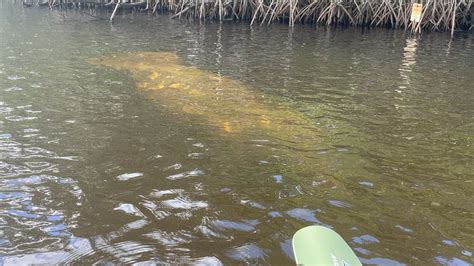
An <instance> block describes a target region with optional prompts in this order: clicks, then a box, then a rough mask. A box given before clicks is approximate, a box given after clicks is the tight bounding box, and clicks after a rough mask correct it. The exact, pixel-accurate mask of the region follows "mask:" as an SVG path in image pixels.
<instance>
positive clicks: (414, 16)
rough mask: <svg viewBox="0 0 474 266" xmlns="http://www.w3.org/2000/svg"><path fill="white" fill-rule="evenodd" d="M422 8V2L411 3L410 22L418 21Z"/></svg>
mask: <svg viewBox="0 0 474 266" xmlns="http://www.w3.org/2000/svg"><path fill="white" fill-rule="evenodd" d="M422 10H423V4H417V3H413V5H412V7H411V17H410V21H411V22H416V23H419V22H420V19H421V11H422Z"/></svg>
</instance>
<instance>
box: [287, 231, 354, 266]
mask: <svg viewBox="0 0 474 266" xmlns="http://www.w3.org/2000/svg"><path fill="white" fill-rule="evenodd" d="M293 252H294V254H295V260H296V263H297V264H299V265H301V264H302V265H334V266H349V265H350V266H358V265H362V263H361V262H360V261H359V259H358V258H357V256H356V255H355V253H354V251H352V249H351V248H350V247H349V245H348V244H347V243H346V242H345V241H344V239H343V238H342V237H341V236H340V235H339V234H338V233H336V232H334V231H333V230H331V229H329V228H327V227H324V226H318V225H312V226H307V227H305V228H302V229H300V230H298V232H296V233H295V235H294V236H293Z"/></svg>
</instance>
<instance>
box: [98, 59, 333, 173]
mask: <svg viewBox="0 0 474 266" xmlns="http://www.w3.org/2000/svg"><path fill="white" fill-rule="evenodd" d="M91 61H92V63H93V64H96V65H101V66H107V67H111V68H114V69H117V70H126V71H129V72H130V73H131V74H132V76H133V79H134V80H135V82H136V84H137V85H136V86H137V88H138V89H140V90H145V91H148V92H149V95H150V97H152V98H153V99H154V100H157V101H159V102H160V103H162V104H163V106H164V107H165V108H168V109H169V111H170V112H172V113H174V114H176V115H178V116H180V115H183V116H184V117H185V118H186V119H188V118H191V121H194V123H196V124H201V123H202V124H206V125H211V126H212V127H215V128H217V130H216V131H217V132H220V133H219V134H223V135H229V136H232V139H234V140H236V141H238V142H241V141H244V142H247V141H251V142H252V141H256V140H257V141H261V140H264V141H266V142H268V144H269V145H271V146H272V149H267V150H265V151H260V152H265V153H268V152H271V153H272V154H273V152H275V151H277V150H278V151H277V153H278V154H279V155H278V156H276V157H275V156H274V155H272V156H274V157H275V158H280V156H281V160H280V159H276V160H278V161H279V162H280V163H279V168H280V170H281V171H284V172H286V171H288V170H289V171H290V172H291V173H292V175H294V174H296V175H298V176H300V175H301V174H303V175H305V176H313V177H314V176H315V174H317V175H318V176H319V175H321V174H322V175H325V174H324V173H323V172H326V173H327V171H326V170H327V169H329V168H328V167H327V162H326V161H325V160H326V159H325V158H324V159H323V158H321V157H319V156H317V154H316V155H315V150H318V149H320V148H322V147H324V148H326V147H325V146H323V145H325V143H324V142H323V140H324V138H321V131H320V130H319V129H318V128H316V127H315V125H314V122H313V121H311V119H310V118H308V117H306V116H305V115H303V114H302V113H299V112H297V111H295V110H294V109H292V108H291V107H290V106H289V105H288V104H285V103H284V101H283V100H282V99H279V98H277V97H272V96H268V95H265V94H263V93H260V92H258V91H257V90H255V89H251V88H249V87H248V86H246V85H244V84H243V83H241V82H239V81H236V80H234V79H231V78H228V77H222V76H219V75H217V74H215V73H212V72H209V71H205V70H201V69H198V68H195V67H192V66H188V65H185V64H183V63H182V62H181V61H180V60H179V58H178V56H177V55H176V54H174V53H167V52H135V53H127V54H121V55H114V56H109V57H103V58H98V59H94V60H91ZM240 150H246V149H240ZM234 152H236V153H237V152H238V151H237V150H234ZM247 152H250V153H252V151H250V150H249V151H247ZM241 156H243V158H246V157H247V156H248V155H243V154H241ZM241 156H239V157H241ZM267 156H268V154H267ZM241 158H242V157H241ZM285 165H287V166H289V167H290V168H291V169H288V170H287V169H286V168H287V167H286V166H285ZM295 171H296V172H295ZM330 171H331V170H330ZM330 175H332V174H330ZM308 181H309V180H308Z"/></svg>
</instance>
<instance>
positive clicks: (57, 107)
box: [0, 2, 474, 265]
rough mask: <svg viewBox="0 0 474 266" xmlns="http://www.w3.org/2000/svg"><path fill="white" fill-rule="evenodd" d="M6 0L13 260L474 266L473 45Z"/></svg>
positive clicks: (0, 176) (3, 210)
mask: <svg viewBox="0 0 474 266" xmlns="http://www.w3.org/2000/svg"><path fill="white" fill-rule="evenodd" d="M0 3H1V4H0V36H1V38H0V47H2V49H0V227H1V230H0V231H1V233H0V254H1V261H2V262H3V263H17V264H20V263H23V264H24V263H26V262H34V263H39V262H49V263H53V262H71V261H80V262H82V263H92V262H102V263H105V262H115V263H119V262H121V263H131V262H139V261H141V262H143V261H152V262H153V261H154V262H183V263H184V262H208V263H219V262H223V263H236V262H243V261H245V262H251V263H272V264H282V263H292V258H291V246H290V242H289V241H290V238H291V236H292V234H293V233H294V232H295V231H296V230H297V229H298V228H301V227H303V226H305V225H309V224H315V223H316V224H324V225H327V226H331V227H333V228H334V229H335V230H336V231H338V232H340V234H341V235H342V236H343V237H344V238H345V239H346V240H348V243H349V244H350V245H351V247H352V248H354V250H355V251H356V252H357V255H358V256H359V257H360V258H361V259H362V261H363V262H365V263H386V264H389V263H400V264H402V263H405V264H435V263H437V264H456V263H457V264H459V265H468V264H472V263H473V255H472V253H473V252H474V246H473V244H472V243H473V242H474V232H473V230H472V228H474V224H473V216H474V209H473V205H472V204H471V201H472V195H473V191H474V184H473V179H474V177H473V174H472V173H473V166H472V162H473V154H474V148H473V146H472V141H473V139H472V138H473V136H472V132H474V120H473V117H474V108H473V100H474V91H473V89H472V84H474V76H473V75H472V73H473V69H474V63H473V62H474V60H473V59H474V49H473V47H474V43H473V41H474V40H473V38H472V37H471V35H469V34H462V33H456V34H455V35H454V38H453V39H450V38H449V35H448V36H447V35H446V34H438V33H431V34H423V36H422V38H413V37H411V36H410V35H409V34H405V33H404V32H403V31H393V30H381V29H373V30H362V29H338V30H325V29H320V28H313V27H308V26H301V27H295V28H294V29H293V30H292V31H289V30H288V27H287V26H285V25H271V26H269V27H255V28H249V27H248V25H245V24H235V23H222V24H215V23H203V24H196V23H187V22H186V21H182V20H169V18H168V17H162V16H157V17H155V16H153V17H152V16H141V15H140V16H137V15H133V14H128V15H124V18H123V19H118V20H116V22H115V23H114V24H113V25H111V24H110V23H108V22H107V21H104V20H97V19H95V18H93V17H90V16H87V15H84V14H81V13H78V12H67V13H66V12H62V11H58V10H53V11H47V10H41V9H35V8H29V9H25V8H23V7H21V6H15V5H11V4H10V3H7V2H0ZM155 72H156V73H155ZM206 84H209V87H207V86H206ZM173 90H174V91H176V93H173ZM206 101H209V104H206ZM219 103H225V104H226V105H223V104H219ZM273 110H274V111H273ZM272 111H273V112H272ZM284 117H288V119H287V120H285V119H283V118H284ZM248 121H251V122H248Z"/></svg>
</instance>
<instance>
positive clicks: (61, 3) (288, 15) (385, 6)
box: [22, 0, 474, 34]
mask: <svg viewBox="0 0 474 266" xmlns="http://www.w3.org/2000/svg"><path fill="white" fill-rule="evenodd" d="M22 3H23V5H24V6H26V7H31V6H33V5H39V6H49V8H51V9H57V8H59V9H63V10H64V9H69V8H78V9H79V10H82V11H86V12H87V13H90V15H92V16H96V15H97V10H100V11H104V10H105V11H110V13H111V14H108V16H110V20H111V21H113V19H114V18H115V16H116V14H118V13H122V12H127V11H129V10H131V11H132V12H141V13H143V14H150V13H151V14H155V13H157V12H158V13H164V14H171V15H172V18H183V19H191V20H194V21H206V20H210V21H220V22H222V21H248V22H249V23H250V24H251V25H254V24H260V25H265V24H271V23H274V22H280V23H287V24H289V25H290V27H292V26H293V25H294V24H296V23H303V24H317V25H325V26H330V27H332V26H334V25H341V26H362V27H386V28H392V29H404V30H408V31H411V32H416V33H421V31H422V30H428V31H449V32H451V34H453V33H454V31H455V30H464V31H471V30H472V28H473V26H474V23H473V21H474V17H473V16H474V5H473V4H474V1H473V0H449V1H432V0H421V1H411V0H399V1H385V0H338V1H333V0H309V1H298V0H282V1H280V0H277V1H275V0H235V1H221V0H206V1H189V0H177V1H174V0H173V1H170V0H118V1H114V0H111V1H106V0H48V1H44V0H43V1H40V0H38V1H33V0H23V1H22ZM117 11H119V12H117Z"/></svg>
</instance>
